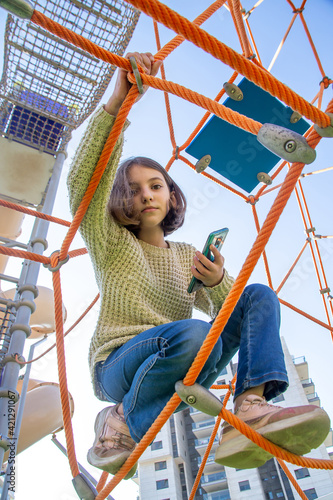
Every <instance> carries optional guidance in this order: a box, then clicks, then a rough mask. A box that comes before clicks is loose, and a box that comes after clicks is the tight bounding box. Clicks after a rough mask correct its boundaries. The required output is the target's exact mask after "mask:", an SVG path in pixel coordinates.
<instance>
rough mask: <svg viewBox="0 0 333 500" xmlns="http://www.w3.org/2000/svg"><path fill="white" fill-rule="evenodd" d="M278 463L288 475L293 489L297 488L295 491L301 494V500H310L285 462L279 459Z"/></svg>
mask: <svg viewBox="0 0 333 500" xmlns="http://www.w3.org/2000/svg"><path fill="white" fill-rule="evenodd" d="M277 461H278V462H279V464H280V465H281V467H282V469H283V471H284V473H285V474H286V476H287V478H288V479H289V481H290V482H291V484H292V485H293V487H294V488H295V490H296V491H297V493H298V494H299V496H300V497H301V499H302V500H308V497H307V496H306V495H305V493H304V491H303V490H302V489H301V488H300V486H299V484H298V482H297V481H296V479H295V478H294V476H293V475H292V474H291V472H290V470H289V469H288V467H287V466H286V464H285V463H284V462H283V460H280V458H278V459H277Z"/></svg>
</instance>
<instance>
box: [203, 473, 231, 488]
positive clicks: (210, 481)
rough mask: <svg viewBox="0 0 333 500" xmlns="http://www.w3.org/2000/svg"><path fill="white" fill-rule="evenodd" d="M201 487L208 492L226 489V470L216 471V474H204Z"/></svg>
mask: <svg viewBox="0 0 333 500" xmlns="http://www.w3.org/2000/svg"><path fill="white" fill-rule="evenodd" d="M200 485H201V488H202V489H203V490H204V491H205V492H206V493H212V492H213V491H219V490H223V489H226V487H227V477H226V473H225V471H224V470H223V471H221V472H215V473H214V474H208V475H206V474H205V475H203V476H202V477H201V482H200Z"/></svg>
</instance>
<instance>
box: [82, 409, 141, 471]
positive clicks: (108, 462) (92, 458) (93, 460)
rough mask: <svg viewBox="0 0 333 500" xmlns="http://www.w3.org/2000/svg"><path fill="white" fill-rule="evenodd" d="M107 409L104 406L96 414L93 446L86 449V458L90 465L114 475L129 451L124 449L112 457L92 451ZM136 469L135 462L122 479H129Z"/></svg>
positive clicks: (129, 453) (100, 431)
mask: <svg viewBox="0 0 333 500" xmlns="http://www.w3.org/2000/svg"><path fill="white" fill-rule="evenodd" d="M108 411H109V408H104V410H102V411H101V412H100V413H99V414H98V415H97V418H96V422H95V427H94V430H95V434H96V437H95V441H94V444H93V447H92V448H90V450H89V451H88V454H87V460H88V462H89V463H90V465H93V466H94V467H97V468H98V469H102V470H104V471H106V472H108V473H109V474H112V475H115V474H116V473H117V472H118V471H119V469H120V468H121V467H122V466H123V465H124V463H125V462H126V460H127V459H128V457H129V456H130V455H131V452H129V451H124V452H123V453H120V454H119V455H117V456H116V457H114V458H113V457H105V458H102V457H100V456H98V455H96V453H94V447H95V444H96V443H97V441H98V437H99V436H100V435H101V433H102V430H103V426H104V422H105V418H106V414H107V413H108ZM136 469H137V464H135V465H134V466H133V467H132V468H131V470H130V471H129V472H128V473H127V475H126V476H125V477H124V479H130V478H131V477H132V476H133V475H134V474H135V472H136Z"/></svg>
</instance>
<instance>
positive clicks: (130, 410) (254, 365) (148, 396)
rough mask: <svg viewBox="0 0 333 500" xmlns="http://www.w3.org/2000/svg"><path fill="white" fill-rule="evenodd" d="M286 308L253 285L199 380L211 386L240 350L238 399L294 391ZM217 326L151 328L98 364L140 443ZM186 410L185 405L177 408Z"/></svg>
mask: <svg viewBox="0 0 333 500" xmlns="http://www.w3.org/2000/svg"><path fill="white" fill-rule="evenodd" d="M279 326H280V304H279V301H278V299H277V296H276V294H275V293H274V292H273V291H272V290H271V289H270V288H269V287H267V286H265V285H260V284H254V285H249V286H247V287H246V288H245V289H244V291H243V293H242V295H241V297H240V299H239V301H238V303H237V305H236V307H235V309H234V310H233V312H232V314H231V316H230V318H229V320H228V322H227V324H226V326H225V328H224V330H223V332H222V334H221V336H220V337H219V338H218V341H217V342H216V344H215V346H214V348H213V350H212V352H211V354H210V356H209V358H208V359H207V361H206V363H205V365H204V367H203V368H202V370H201V372H200V374H199V376H198V378H197V382H198V383H199V384H201V385H203V386H204V387H206V388H209V387H210V386H211V385H212V384H213V383H214V382H215V380H216V378H217V377H218V375H219V374H220V373H221V371H222V370H223V368H225V367H226V366H227V365H228V363H229V362H230V360H231V359H232V358H233V356H234V355H235V354H236V352H237V351H238V350H239V355H238V370H237V382H236V389H235V397H237V396H239V395H240V394H242V393H243V392H244V391H246V390H247V389H250V388H251V387H256V386H259V385H261V384H265V393H264V396H265V397H266V399H268V400H269V399H272V398H274V397H275V396H277V395H278V394H280V393H281V392H284V391H285V390H286V389H287V387H288V377H287V372H286V368H285V363H284V355H283V351H282V347H281V341H280V336H279ZM210 328H211V324H210V323H208V322H205V321H201V320H196V319H185V320H181V321H176V322H173V323H166V324H164V325H160V326H156V327H154V328H151V329H149V330H146V331H144V332H142V333H140V334H139V335H136V337H134V338H133V339H131V340H129V341H128V342H126V344H124V345H122V346H121V347H118V348H117V349H114V350H113V351H112V352H111V354H110V355H109V356H108V358H107V359H106V360H105V361H104V362H100V363H98V364H97V365H96V376H97V382H98V384H99V386H100V389H101V391H102V393H103V395H104V396H105V397H106V399H107V400H109V401H112V402H114V403H120V402H121V401H122V402H123V406H124V415H125V419H126V423H127V425H128V427H129V429H130V433H131V436H132V438H133V439H134V440H135V441H136V442H139V441H140V439H141V438H142V437H143V436H144V434H145V433H146V432H147V430H148V429H149V427H150V426H151V424H152V423H153V422H154V420H155V419H156V418H157V416H158V415H159V414H160V412H161V411H162V410H163V408H164V406H165V405H166V403H167V402H168V401H169V399H170V398H171V396H172V395H173V394H174V392H175V383H176V382H177V381H178V380H182V379H184V377H185V375H186V373H187V371H188V369H189V368H190V366H191V364H192V362H193V360H194V358H195V357H196V355H197V353H198V351H199V349H200V347H201V346H202V343H203V341H204V340H205V338H206V336H207V333H208V332H209V330H210ZM184 407H186V405H185V403H181V404H180V405H179V407H178V409H177V411H179V410H180V409H183V408H184Z"/></svg>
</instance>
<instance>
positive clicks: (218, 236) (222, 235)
mask: <svg viewBox="0 0 333 500" xmlns="http://www.w3.org/2000/svg"><path fill="white" fill-rule="evenodd" d="M228 232H229V229H228V228H227V227H224V228H223V229H218V230H217V231H213V232H212V233H210V235H209V236H208V238H207V241H206V243H205V246H204V248H203V250H202V253H203V255H205V257H207V258H208V259H209V260H211V261H213V260H214V256H213V254H212V252H211V251H210V249H209V247H210V245H214V246H215V247H216V248H217V249H218V251H219V252H220V250H221V248H222V245H223V243H224V240H225V239H226V237H227V234H228ZM202 286H203V283H202V281H200V280H198V279H197V278H195V277H194V276H193V277H192V279H191V282H190V284H189V287H188V289H187V291H188V293H192V292H196V291H197V290H199V288H201V287H202Z"/></svg>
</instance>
